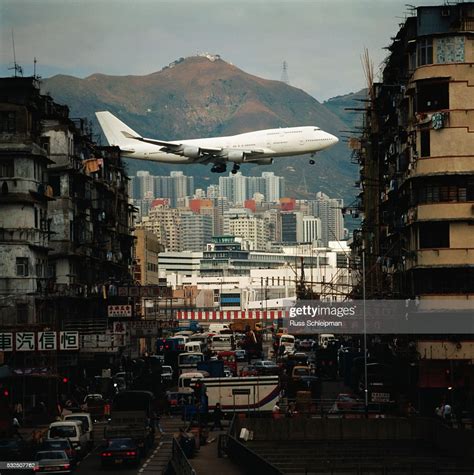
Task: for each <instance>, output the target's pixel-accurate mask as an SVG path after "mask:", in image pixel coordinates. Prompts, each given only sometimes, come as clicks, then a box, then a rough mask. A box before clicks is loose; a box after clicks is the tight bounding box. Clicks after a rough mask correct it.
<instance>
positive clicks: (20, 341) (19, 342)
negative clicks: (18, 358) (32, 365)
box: [0, 331, 79, 352]
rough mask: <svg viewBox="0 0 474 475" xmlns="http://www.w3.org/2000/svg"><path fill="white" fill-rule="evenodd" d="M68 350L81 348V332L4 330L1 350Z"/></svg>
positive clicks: (1, 334)
mask: <svg viewBox="0 0 474 475" xmlns="http://www.w3.org/2000/svg"><path fill="white" fill-rule="evenodd" d="M58 349H59V350H61V351H68V350H78V349H79V332H75V331H64V332H55V331H44V332H2V333H0V351H22V352H23V351H56V350H58Z"/></svg>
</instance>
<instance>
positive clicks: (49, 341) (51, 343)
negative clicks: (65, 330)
mask: <svg viewBox="0 0 474 475" xmlns="http://www.w3.org/2000/svg"><path fill="white" fill-rule="evenodd" d="M56 349H57V341H56V332H38V350H39V351H45V350H49V351H51V350H56Z"/></svg>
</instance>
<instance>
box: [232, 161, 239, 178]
mask: <svg viewBox="0 0 474 475" xmlns="http://www.w3.org/2000/svg"><path fill="white" fill-rule="evenodd" d="M239 170H240V165H237V163H234V167H233V168H232V175H235V174H236V173H237V172H238V171H239Z"/></svg>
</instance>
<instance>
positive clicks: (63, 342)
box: [59, 332, 79, 350]
mask: <svg viewBox="0 0 474 475" xmlns="http://www.w3.org/2000/svg"><path fill="white" fill-rule="evenodd" d="M59 348H60V349H61V350H78V349H79V332H60V338H59Z"/></svg>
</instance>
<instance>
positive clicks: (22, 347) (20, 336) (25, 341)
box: [15, 332, 36, 351]
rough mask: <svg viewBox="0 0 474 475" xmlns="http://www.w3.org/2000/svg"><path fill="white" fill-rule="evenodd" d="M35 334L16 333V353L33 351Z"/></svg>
mask: <svg viewBox="0 0 474 475" xmlns="http://www.w3.org/2000/svg"><path fill="white" fill-rule="evenodd" d="M35 336H36V335H35V332H17V333H15V349H16V351H35V350H36V345H35Z"/></svg>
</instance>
